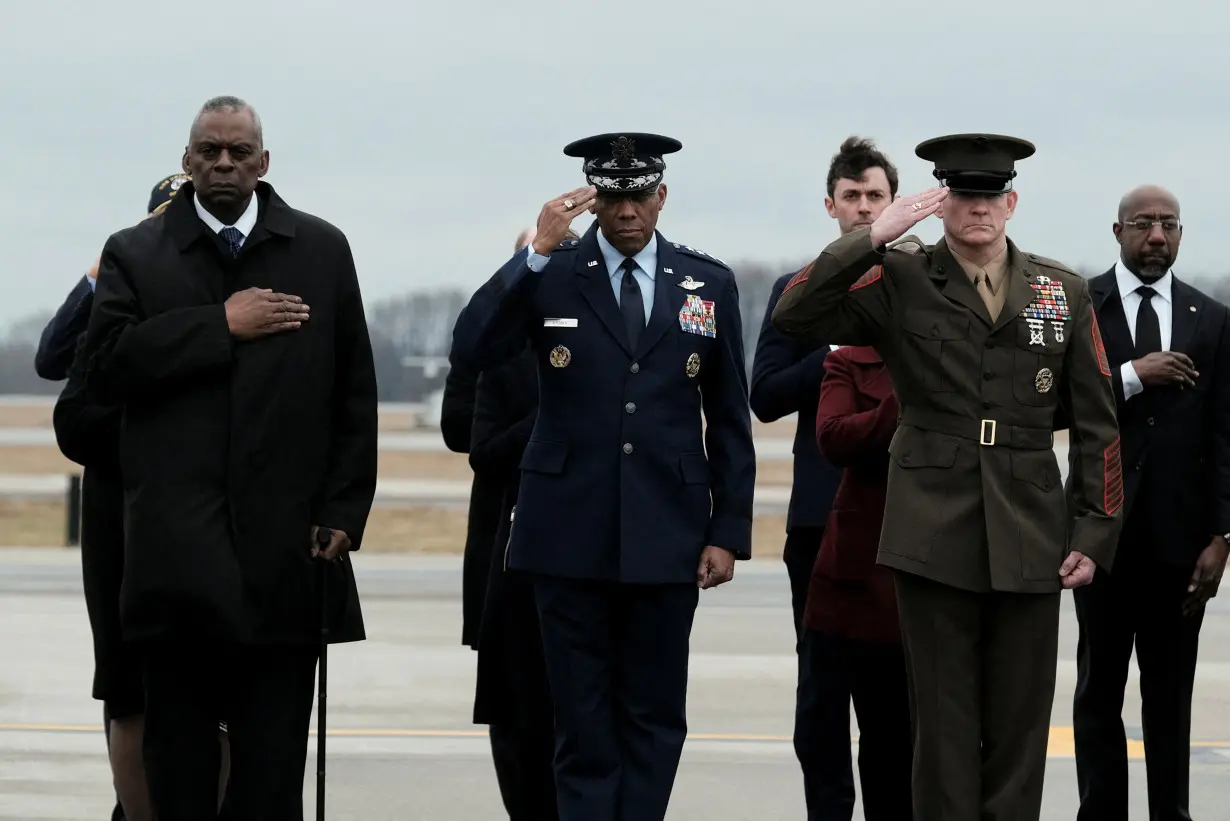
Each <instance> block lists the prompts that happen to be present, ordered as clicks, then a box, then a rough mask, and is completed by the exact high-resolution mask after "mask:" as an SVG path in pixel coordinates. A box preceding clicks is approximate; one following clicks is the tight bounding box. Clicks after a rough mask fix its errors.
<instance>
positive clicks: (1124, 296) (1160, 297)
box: [1115, 260, 1174, 400]
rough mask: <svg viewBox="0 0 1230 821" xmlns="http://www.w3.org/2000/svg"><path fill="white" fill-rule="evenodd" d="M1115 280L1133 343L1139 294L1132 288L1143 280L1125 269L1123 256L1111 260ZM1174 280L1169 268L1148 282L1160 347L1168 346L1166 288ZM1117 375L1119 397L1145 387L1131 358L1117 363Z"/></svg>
mask: <svg viewBox="0 0 1230 821" xmlns="http://www.w3.org/2000/svg"><path fill="white" fill-rule="evenodd" d="M1115 282H1116V284H1118V286H1119V299H1120V301H1121V302H1122V303H1123V316H1124V318H1125V319H1126V320H1127V326H1128V333H1130V334H1131V335H1132V344H1133V345H1134V344H1136V315H1137V314H1138V313H1140V303H1141V302H1142V301H1143V299H1144V298H1143V297H1142V296H1141V295H1140V294H1138V293H1136V289H1137V288H1139V287H1140V286H1141V285H1145V284H1146V283H1145V282H1143V281H1141V279H1140V277H1138V276H1136V275H1135V274H1133V273H1132V272H1131V271H1129V270H1128V268H1127V266H1126V265H1124V264H1123V260H1120V261H1119V262H1116V263H1115ZM1173 284H1174V276H1172V275H1171V273H1170V271H1167V272H1166V273H1165V274H1163V275H1162V278H1161V279H1159V280H1158V281H1157V282H1154V283H1152V284H1151V285H1149V287H1150V288H1152V289H1153V290H1154V291H1156V292H1157V293H1156V294H1154V295H1153V296H1152V297H1150V301H1151V302H1152V303H1153V311H1154V312H1155V313H1156V314H1157V326H1158V328H1159V330H1161V332H1162V333H1161V339H1162V350H1163V351H1168V350H1170V331H1171V327H1172V324H1173V321H1174V313H1173V305H1174V302H1173V300H1172V298H1171V294H1170V290H1171V285H1173ZM1119 375H1120V376H1121V377H1122V379H1123V398H1124V399H1125V400H1127V399H1131V398H1132V397H1133V396H1135V395H1136V394H1138V393H1140V392H1141V391H1143V390H1144V389H1145V386H1144V385H1142V384H1141V383H1140V377H1139V376H1137V375H1136V369H1135V368H1133V367H1132V363H1131V361H1130V360H1129V361H1127V362H1124V363H1123V364H1122V365H1121V366H1120V367H1119Z"/></svg>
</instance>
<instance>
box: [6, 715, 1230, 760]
mask: <svg viewBox="0 0 1230 821" xmlns="http://www.w3.org/2000/svg"><path fill="white" fill-rule="evenodd" d="M0 732H8V733H23V732H24V733H101V732H102V725H100V724H34V723H32V724H0ZM311 733H312V735H315V733H316V731H315V730H312V731H311ZM329 736H330V737H331V738H346V737H350V738H485V737H486V736H487V731H486V730H414V729H398V728H373V729H339V728H333V729H331V730H329ZM688 738H689V739H690V740H692V741H734V742H738V741H745V742H746V741H761V742H776V743H781V744H785V743H790V741H791V738H790V736H785V735H758V734H751V733H689V734H688ZM851 740H852V741H857V740H858V737H857V736H855V737H854V738H852V739H851ZM1191 746H1192V748H1193V749H1219V748H1220V749H1230V741H1193V742H1192V743H1191ZM1127 749H1128V758H1129V759H1134V760H1143V759H1144V757H1145V745H1144V742H1143V741H1138V740H1136V739H1128V742H1127ZM1046 752H1047V756H1048V757H1050V758H1073V757H1075V755H1076V742H1075V740H1074V738H1073V733H1072V728H1071V727H1051V728H1050V737H1049V739H1048V742H1047V751H1046Z"/></svg>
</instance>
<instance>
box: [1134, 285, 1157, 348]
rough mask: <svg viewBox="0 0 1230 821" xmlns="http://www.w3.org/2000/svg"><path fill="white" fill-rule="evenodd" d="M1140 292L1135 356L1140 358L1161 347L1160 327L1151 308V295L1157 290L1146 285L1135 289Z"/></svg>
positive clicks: (1155, 312)
mask: <svg viewBox="0 0 1230 821" xmlns="http://www.w3.org/2000/svg"><path fill="white" fill-rule="evenodd" d="M1136 293H1138V294H1140V310H1138V311H1137V312H1136V358H1137V359H1140V358H1142V357H1144V356H1147V355H1149V354H1151V353H1155V352H1157V351H1160V350H1161V349H1162V327H1161V325H1160V324H1158V321H1157V311H1155V310H1153V302H1152V299H1153V297H1154V296H1155V295H1156V294H1157V291H1155V290H1153V289H1152V288H1150V287H1149V286H1148V285H1141V286H1140V287H1139V288H1137V289H1136Z"/></svg>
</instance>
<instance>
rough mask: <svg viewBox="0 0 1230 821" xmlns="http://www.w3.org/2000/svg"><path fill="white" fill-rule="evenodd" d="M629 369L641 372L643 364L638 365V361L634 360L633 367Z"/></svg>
mask: <svg viewBox="0 0 1230 821" xmlns="http://www.w3.org/2000/svg"><path fill="white" fill-rule="evenodd" d="M629 370H631V371H632V372H633V373H640V372H641V366H640V365H638V364H637V363H635V362H633V363H632V367H631V368H629Z"/></svg>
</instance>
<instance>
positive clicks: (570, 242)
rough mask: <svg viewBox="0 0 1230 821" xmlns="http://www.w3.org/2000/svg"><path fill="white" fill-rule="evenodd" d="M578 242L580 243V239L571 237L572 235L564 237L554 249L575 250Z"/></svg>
mask: <svg viewBox="0 0 1230 821" xmlns="http://www.w3.org/2000/svg"><path fill="white" fill-rule="evenodd" d="M580 244H581V241H580V240H579V239H573V238H572V237H565V238H564V240H563V242H561V243H560V244H559V245H557V246H555V250H556V251H575V250H577V246H578V245H580Z"/></svg>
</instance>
